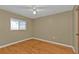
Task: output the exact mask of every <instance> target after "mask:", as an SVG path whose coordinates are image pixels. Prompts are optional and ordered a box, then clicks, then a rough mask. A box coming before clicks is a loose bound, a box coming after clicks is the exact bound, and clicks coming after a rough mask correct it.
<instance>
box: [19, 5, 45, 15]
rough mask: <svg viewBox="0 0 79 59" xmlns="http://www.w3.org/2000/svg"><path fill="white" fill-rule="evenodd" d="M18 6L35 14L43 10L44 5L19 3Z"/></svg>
mask: <svg viewBox="0 0 79 59" xmlns="http://www.w3.org/2000/svg"><path fill="white" fill-rule="evenodd" d="M18 7H19V8H21V10H27V11H31V12H32V13H33V14H34V15H36V14H37V13H39V12H40V11H45V10H44V8H45V6H37V5H27V6H26V5H23V6H22V5H21V6H18Z"/></svg>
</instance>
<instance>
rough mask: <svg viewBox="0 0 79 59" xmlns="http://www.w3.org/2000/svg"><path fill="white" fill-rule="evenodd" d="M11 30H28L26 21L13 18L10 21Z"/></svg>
mask: <svg viewBox="0 0 79 59" xmlns="http://www.w3.org/2000/svg"><path fill="white" fill-rule="evenodd" d="M10 25H11V30H25V29H26V21H23V20H20V19H16V18H11V21H10Z"/></svg>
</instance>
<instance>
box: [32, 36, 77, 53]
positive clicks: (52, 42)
mask: <svg viewBox="0 0 79 59" xmlns="http://www.w3.org/2000/svg"><path fill="white" fill-rule="evenodd" d="M33 39H36V40H40V41H44V42H48V43H51V44H57V45H62V46H65V47H69V48H72V50H73V51H74V52H76V50H75V49H74V47H73V46H71V45H67V44H63V43H58V42H54V41H48V40H45V39H40V38H35V37H33Z"/></svg>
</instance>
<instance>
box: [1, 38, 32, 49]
mask: <svg viewBox="0 0 79 59" xmlns="http://www.w3.org/2000/svg"><path fill="white" fill-rule="evenodd" d="M30 39H32V38H26V39H24V40H19V41H16V42H11V43H8V44H5V45H2V46H0V48H4V47H7V46H10V45H13V44H16V43H19V42H23V41H26V40H30Z"/></svg>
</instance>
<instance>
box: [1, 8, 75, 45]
mask: <svg viewBox="0 0 79 59" xmlns="http://www.w3.org/2000/svg"><path fill="white" fill-rule="evenodd" d="M11 17H15V18H20V19H23V20H26V21H27V30H25V31H11V30H10V18H11ZM72 23H73V21H72V11H68V12H63V13H59V14H56V15H50V16H46V17H41V18H37V19H35V20H32V19H30V18H27V17H23V16H20V15H17V14H14V13H10V12H7V11H4V10H0V45H3V44H6V43H11V42H14V41H18V40H22V39H26V38H29V37H36V38H41V39H46V40H49V41H55V42H59V43H63V44H68V45H74V44H73V27H72V26H73V25H72Z"/></svg>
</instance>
